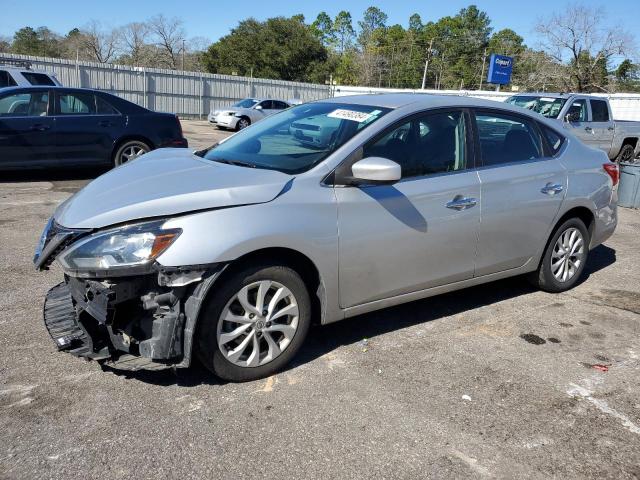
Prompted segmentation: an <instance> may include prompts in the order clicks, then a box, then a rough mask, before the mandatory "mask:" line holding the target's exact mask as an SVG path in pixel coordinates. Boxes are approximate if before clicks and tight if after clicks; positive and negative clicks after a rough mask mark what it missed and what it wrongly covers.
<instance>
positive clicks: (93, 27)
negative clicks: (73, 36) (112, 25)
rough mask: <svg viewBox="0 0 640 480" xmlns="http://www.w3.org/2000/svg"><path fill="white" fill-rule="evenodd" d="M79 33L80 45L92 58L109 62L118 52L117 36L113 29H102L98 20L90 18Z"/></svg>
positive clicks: (101, 61)
mask: <svg viewBox="0 0 640 480" xmlns="http://www.w3.org/2000/svg"><path fill="white" fill-rule="evenodd" d="M81 33H82V40H81V42H82V46H83V47H84V48H85V49H86V51H87V54H88V55H89V58H91V59H92V60H95V61H97V62H100V63H109V62H110V61H111V60H113V59H114V58H115V57H116V55H117V54H118V47H119V45H118V41H119V36H118V34H117V32H116V31H115V30H110V31H107V30H104V29H103V28H102V26H101V25H100V22H98V21H96V20H92V21H91V22H90V23H89V25H88V26H87V27H86V28H85V29H83V30H82V31H81Z"/></svg>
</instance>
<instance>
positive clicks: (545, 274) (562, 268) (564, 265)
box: [530, 218, 590, 293]
mask: <svg viewBox="0 0 640 480" xmlns="http://www.w3.org/2000/svg"><path fill="white" fill-rule="evenodd" d="M589 242H590V238H589V232H588V231H587V227H586V226H585V225H584V223H583V222H582V220H580V219H579V218H571V219H569V220H567V221H566V222H564V223H563V224H562V225H560V226H559V227H558V228H557V229H556V231H555V232H554V234H553V235H552V237H551V241H550V242H549V245H547V248H546V250H545V252H544V256H543V257H542V261H541V262H540V266H539V267H538V270H536V271H535V272H534V273H533V274H532V275H531V276H530V280H531V281H532V283H533V284H534V285H535V286H537V287H539V288H540V289H541V290H544V291H546V292H552V293H557V292H564V291H566V290H569V289H571V288H573V287H574V286H575V284H576V283H577V282H578V280H579V279H580V275H582V272H583V271H584V266H585V264H586V262H587V256H588V254H589Z"/></svg>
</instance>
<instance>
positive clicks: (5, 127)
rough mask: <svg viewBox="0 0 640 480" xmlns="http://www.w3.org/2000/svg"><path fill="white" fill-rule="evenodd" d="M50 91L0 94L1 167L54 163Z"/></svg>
mask: <svg viewBox="0 0 640 480" xmlns="http://www.w3.org/2000/svg"><path fill="white" fill-rule="evenodd" d="M49 96H50V95H49V91H47V90H34V91H30V92H29V91H26V92H25V91H21V92H19V93H18V92H12V93H7V94H5V95H1V96H0V168H15V167H23V166H47V165H52V164H53V163H54V162H55V154H54V152H53V143H54V140H53V139H54V124H53V120H52V118H51V117H50V116H49V115H48V112H49Z"/></svg>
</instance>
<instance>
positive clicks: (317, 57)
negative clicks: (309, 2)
mask: <svg viewBox="0 0 640 480" xmlns="http://www.w3.org/2000/svg"><path fill="white" fill-rule="evenodd" d="M327 59H328V52H327V49H326V48H325V47H324V46H323V45H322V43H321V42H320V40H318V38H316V37H315V36H314V34H313V33H312V31H311V29H310V28H308V26H307V25H304V24H302V23H300V21H299V20H298V19H295V18H285V17H276V18H269V19H268V20H266V21H264V22H259V21H257V20H255V19H248V20H243V21H241V22H240V23H239V24H238V26H237V27H236V28H234V29H233V30H232V31H231V33H230V34H229V35H226V36H224V37H222V38H221V39H220V40H219V41H218V42H216V43H214V44H213V45H211V46H210V47H209V49H208V50H207V52H206V53H205V54H203V58H202V61H203V64H204V66H205V68H206V69H207V71H209V72H213V73H224V74H231V73H233V72H236V73H238V74H240V75H249V74H250V73H251V72H253V75H254V76H256V77H264V78H277V79H281V80H294V81H319V80H323V81H324V79H320V78H318V77H319V76H322V75H324V72H323V70H322V68H320V67H321V65H322V64H324V63H325V62H327Z"/></svg>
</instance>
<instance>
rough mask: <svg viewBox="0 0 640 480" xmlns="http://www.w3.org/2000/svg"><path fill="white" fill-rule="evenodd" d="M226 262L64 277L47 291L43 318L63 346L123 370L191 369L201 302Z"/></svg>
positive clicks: (60, 347) (57, 344) (54, 338)
mask: <svg viewBox="0 0 640 480" xmlns="http://www.w3.org/2000/svg"><path fill="white" fill-rule="evenodd" d="M223 268H224V266H223V265H220V264H216V265H208V266H200V267H199V268H174V269H162V268H161V267H158V271H156V272H154V273H151V274H147V275H139V276H134V277H121V278H113V279H87V278H77V277H72V276H68V275H65V281H64V282H63V283H60V284H59V285H56V286H55V287H53V288H52V289H51V290H49V292H48V294H47V296H46V299H45V304H44V322H45V325H46V327H47V330H48V331H49V334H50V335H51V338H52V339H53V340H54V342H55V343H56V346H57V347H58V349H59V350H61V351H65V352H68V353H71V354H72V355H75V356H78V357H84V358H87V359H90V360H97V361H99V362H100V363H102V364H105V365H108V366H111V367H114V368H117V369H123V370H140V369H147V370H158V369H163V368H168V367H172V366H176V367H188V366H189V365H190V363H191V353H192V348H191V347H192V340H193V334H194V332H195V327H196V321H197V317H198V313H199V310H200V306H201V304H202V301H203V299H204V297H205V295H206V293H207V292H208V290H209V288H210V286H211V285H212V284H213V281H214V280H215V279H216V278H217V276H218V275H219V274H220V272H221V271H222V269H223Z"/></svg>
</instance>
